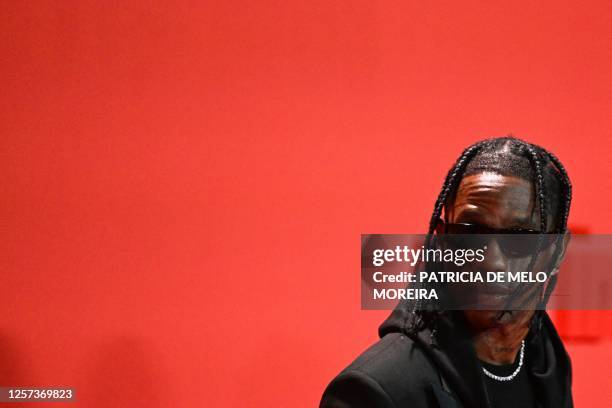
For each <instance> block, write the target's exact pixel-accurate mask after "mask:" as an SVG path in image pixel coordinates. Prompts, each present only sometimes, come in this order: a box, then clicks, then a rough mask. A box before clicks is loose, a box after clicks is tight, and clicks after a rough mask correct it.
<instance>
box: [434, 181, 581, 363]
mask: <svg viewBox="0 0 612 408" xmlns="http://www.w3.org/2000/svg"><path fill="white" fill-rule="evenodd" d="M538 202H539V201H538V200H537V199H536V195H535V189H534V185H533V184H532V183H531V182H529V181H527V180H524V179H522V178H519V177H513V176H504V175H500V174H497V173H490V172H483V173H479V174H473V175H469V176H466V177H464V178H463V179H462V180H461V183H460V184H459V187H458V190H457V193H456V194H455V197H454V200H453V201H452V202H451V203H448V205H447V208H446V216H445V218H446V221H447V222H451V223H474V224H481V225H486V226H489V227H492V228H514V227H519V228H524V229H531V230H540V212H539V209H538ZM547 225H548V226H549V227H548V231H547V232H552V231H553V230H554V228H555V225H554V219H553V218H552V216H550V217H549V219H548V220H547ZM568 238H569V235H567V234H566V237H565V239H564V241H563V243H562V245H563V251H562V254H563V253H564V252H565V248H566V247H567V243H568ZM554 249H555V248H554V245H552V246H551V247H550V248H548V249H547V250H546V251H543V252H542V253H541V254H540V255H539V256H538V259H537V261H536V266H535V267H534V269H533V270H543V269H540V268H541V267H543V266H544V265H550V262H551V257H552V253H553V252H554ZM487 251H488V256H487V257H486V260H485V264H483V265H482V267H483V270H489V271H504V270H526V269H509V266H510V264H511V263H512V262H517V260H511V259H507V258H506V257H505V255H504V254H503V252H501V251H500V250H499V248H498V247H496V246H495V245H491V246H489V248H488V249H487ZM562 258H563V256H561V257H560V258H559V259H557V260H555V261H554V264H555V266H554V267H553V268H557V267H558V264H559V262H560V261H561V259H562ZM518 262H521V260H518ZM522 262H523V264H526V263H528V262H529V259H526V260H522ZM512 267H513V268H514V267H515V265H512ZM534 288H535V289H534V290H537V291H538V292H539V293H531V294H527V297H528V298H530V299H531V300H529V301H530V302H532V303H530V304H531V305H532V306H534V307H535V304H536V303H537V301H538V300H539V298H540V296H541V294H542V293H543V290H544V287H534ZM464 314H465V317H466V320H467V322H468V325H469V327H470V329H471V331H472V334H473V338H472V339H473V342H474V346H475V349H476V354H477V355H478V358H479V359H480V360H482V361H485V362H487V363H490V364H497V365H503V364H511V363H513V362H514V361H515V359H516V356H517V353H518V351H519V349H520V347H521V342H522V340H523V339H525V337H526V336H527V333H528V332H529V327H530V323H531V320H532V318H533V315H534V310H517V311H510V312H506V313H503V312H500V311H499V310H494V311H489V310H466V311H464Z"/></svg>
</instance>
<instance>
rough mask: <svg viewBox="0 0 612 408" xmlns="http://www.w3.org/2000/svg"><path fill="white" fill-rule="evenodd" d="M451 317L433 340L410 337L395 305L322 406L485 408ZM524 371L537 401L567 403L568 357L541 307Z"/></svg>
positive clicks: (563, 407) (471, 358)
mask: <svg viewBox="0 0 612 408" xmlns="http://www.w3.org/2000/svg"><path fill="white" fill-rule="evenodd" d="M452 316H454V317H452V318H451V317H448V318H443V319H440V321H439V322H438V327H437V331H436V335H435V336H433V337H432V336H431V332H430V331H428V330H423V331H421V332H419V333H418V334H417V335H408V334H407V331H406V329H405V325H406V323H405V322H406V318H405V317H406V316H405V312H404V311H402V310H401V309H399V308H398V309H396V310H395V311H394V312H393V314H392V315H391V316H390V317H389V319H387V321H386V322H385V323H384V324H383V325H382V326H381V327H380V330H379V332H380V335H381V339H380V340H379V341H378V342H377V343H375V344H374V345H373V346H371V347H370V348H369V349H368V350H366V351H365V352H364V353H363V354H361V355H360V356H359V357H358V358H357V359H356V360H355V361H354V362H353V363H351V364H350V365H349V366H348V367H347V368H346V369H344V370H343V371H342V372H341V373H340V374H339V375H338V376H337V377H336V378H334V379H333V381H332V382H331V383H330V384H329V385H328V387H327V389H326V390H325V393H324V394H323V398H322V400H321V405H320V406H321V408H346V407H351V408H358V407H369V408H376V407H381V408H383V407H384V408H392V407H393V408H430V407H436V408H459V407H461V408H491V405H490V403H489V401H488V396H487V392H486V389H485V383H484V378H483V374H482V370H481V367H480V364H479V362H478V359H477V357H476V352H475V350H474V347H473V345H472V342H471V340H470V336H469V335H468V332H467V329H466V325H465V322H463V320H462V318H461V317H457V316H460V315H459V314H457V313H456V314H454V315H452ZM524 369H527V370H529V371H528V373H529V377H530V381H531V382H532V384H533V388H534V390H535V392H536V398H537V400H538V404H539V406H541V407H542V408H571V407H573V402H572V394H571V365H570V360H569V357H568V355H567V352H566V351H565V348H564V347H563V344H562V343H561V339H560V338H559V336H558V334H557V332H556V330H555V328H554V326H553V324H552V322H551V321H550V319H549V317H548V315H547V314H546V313H545V312H544V313H543V318H542V326H541V329H540V330H538V331H537V332H530V335H529V336H528V337H527V339H526V350H525V368H524ZM517 408H520V407H517Z"/></svg>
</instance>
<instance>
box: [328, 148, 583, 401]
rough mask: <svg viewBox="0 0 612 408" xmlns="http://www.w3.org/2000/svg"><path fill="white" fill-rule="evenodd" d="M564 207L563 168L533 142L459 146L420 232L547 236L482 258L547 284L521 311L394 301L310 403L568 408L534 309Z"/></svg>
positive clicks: (564, 384)
mask: <svg viewBox="0 0 612 408" xmlns="http://www.w3.org/2000/svg"><path fill="white" fill-rule="evenodd" d="M570 203H571V183H570V180H569V178H568V176H567V174H566V172H565V169H564V167H563V165H562V164H561V162H560V161H559V160H558V159H557V158H556V157H555V156H554V155H553V154H551V153H549V152H548V151H546V150H545V149H543V148H541V147H539V146H536V145H533V144H530V143H527V142H524V141H522V140H519V139H515V138H512V137H505V138H497V139H489V140H484V141H481V142H479V143H476V144H474V145H472V146H470V147H469V148H467V149H466V150H465V151H464V152H463V154H462V155H461V156H460V157H459V159H458V160H457V162H456V163H455V165H454V166H453V167H452V168H451V169H450V171H449V173H448V176H447V178H446V181H445V183H444V186H443V188H442V191H441V192H440V195H439V197H438V199H437V201H436V204H435V207H434V212H433V214H432V217H431V220H430V225H429V235H428V239H432V237H434V236H444V234H448V233H453V231H459V232H460V233H462V234H481V233H488V234H491V233H497V234H505V233H508V232H509V231H512V232H515V231H520V232H525V233H530V234H537V235H536V236H538V237H541V238H542V241H538V242H544V241H546V240H545V238H549V237H558V238H554V240H553V241H552V242H551V241H547V242H548V243H547V244H546V245H540V243H538V245H537V246H536V252H537V253H536V254H535V255H531V256H529V257H527V256H526V255H525V254H524V253H521V254H516V253H512V250H508V248H503V245H496V248H497V250H496V252H493V256H488V257H487V258H488V260H487V261H486V262H489V263H488V264H487V265H483V270H492V271H499V270H502V271H504V270H509V269H506V268H507V267H508V265H510V264H511V263H512V262H518V261H523V258H526V259H528V260H527V261H526V262H527V263H529V265H530V266H531V267H533V266H534V265H537V267H542V266H543V265H546V267H547V268H548V270H549V271H550V272H551V274H550V279H549V283H548V284H546V285H541V286H537V291H538V292H537V293H535V294H534V296H530V297H529V299H531V300H533V299H535V303H533V304H531V305H532V307H529V308H521V310H454V311H453V310H432V309H431V308H429V309H427V308H419V306H418V301H414V300H403V301H402V302H400V303H399V304H398V306H397V307H396V309H395V310H394V311H393V313H392V314H391V316H390V317H389V318H388V319H387V320H386V321H385V322H384V323H383V324H382V326H381V327H380V329H379V334H380V336H381V339H380V340H379V341H378V342H377V343H376V344H374V345H373V346H372V347H370V348H369V349H368V350H366V351H365V352H364V353H363V354H362V355H360V356H359V357H358V358H357V359H356V360H355V361H354V362H353V363H352V364H350V365H349V366H348V367H347V368H346V369H345V370H343V371H342V372H341V373H340V374H339V375H338V376H337V377H336V378H335V379H334V380H333V381H332V382H331V383H330V384H329V386H328V387H327V389H326V390H325V393H324V394H323V398H322V400H321V407H323V408H332V407H333V408H341V407H388V408H391V407H409V408H426V407H441V408H445V407H446V408H450V407H465V408H468V407H469V408H472V407H476V408H506V407H517V408H552V407H554V408H569V407H573V402H572V394H571V365H570V360H569V357H568V355H567V352H566V351H565V349H564V347H563V344H562V342H561V339H560V338H559V336H558V335H557V332H556V331H555V328H554V326H553V324H552V322H551V320H550V319H549V317H548V315H547V314H546V312H545V310H544V309H545V306H546V302H547V301H548V297H549V296H550V293H551V291H552V289H553V288H554V284H555V282H556V271H557V268H558V266H559V263H560V262H561V260H562V258H563V255H564V252H565V248H566V246H567V243H568V237H569V234H568V231H567V219H568V215H569V209H570ZM443 213H444V216H443V217H442V214H443ZM549 234H551V235H549ZM552 234H554V235H552ZM534 270H535V269H534ZM538 270H541V269H538ZM532 288H533V287H532Z"/></svg>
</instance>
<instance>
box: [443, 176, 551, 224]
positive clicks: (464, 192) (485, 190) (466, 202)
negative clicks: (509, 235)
mask: <svg viewBox="0 0 612 408" xmlns="http://www.w3.org/2000/svg"><path fill="white" fill-rule="evenodd" d="M534 198H535V194H534V189H533V185H532V183H530V182H529V181H527V180H525V179H522V178H520V177H516V176H505V175H501V174H498V173H491V172H483V173H478V174H473V175H469V176H466V177H464V178H463V179H462V180H461V182H460V183H459V186H458V189H457V192H456V194H455V199H454V201H453V203H452V204H451V205H450V206H449V215H450V217H452V218H451V219H450V221H451V222H474V223H483V224H486V225H489V226H491V227H495V228H509V227H527V228H533V227H535V226H537V221H538V218H539V217H537V211H534V208H535V205H534V203H535V200H534Z"/></svg>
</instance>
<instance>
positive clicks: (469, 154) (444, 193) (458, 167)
mask: <svg viewBox="0 0 612 408" xmlns="http://www.w3.org/2000/svg"><path fill="white" fill-rule="evenodd" d="M489 142H490V140H482V141H480V142H478V143H475V144H473V145H471V146H470V147H468V148H467V149H465V150H464V151H463V153H461V156H459V159H457V161H456V162H455V165H454V166H453V167H451V169H450V170H449V171H448V174H447V175H446V179H445V180H444V184H443V185H442V190H441V191H440V194H439V195H438V199H437V200H436V204H435V205H434V211H433V213H432V215H431V219H430V220H429V232H428V233H429V234H433V232H434V230H435V229H436V225H437V223H438V218H440V215H441V214H442V209H443V208H444V204H445V203H446V199H447V198H448V195H449V193H450V192H451V191H452V190H453V189H454V188H455V184H456V183H457V181H459V180H460V179H461V178H460V177H458V176H459V175H460V174H461V172H462V171H463V170H464V169H465V166H466V165H467V163H468V162H469V161H470V159H472V158H473V157H474V156H475V155H476V153H478V151H479V150H480V149H481V148H482V147H483V146H485V145H486V144H487V143H489Z"/></svg>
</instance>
